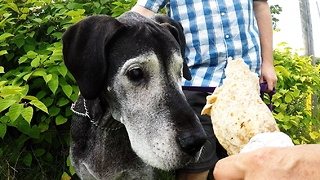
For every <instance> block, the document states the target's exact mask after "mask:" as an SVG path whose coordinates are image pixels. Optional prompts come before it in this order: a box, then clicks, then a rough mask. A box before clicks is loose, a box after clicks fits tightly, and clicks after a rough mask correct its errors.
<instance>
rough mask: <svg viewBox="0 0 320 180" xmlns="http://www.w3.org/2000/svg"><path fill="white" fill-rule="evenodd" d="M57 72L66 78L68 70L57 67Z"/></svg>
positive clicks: (64, 67) (63, 67)
mask: <svg viewBox="0 0 320 180" xmlns="http://www.w3.org/2000/svg"><path fill="white" fill-rule="evenodd" d="M58 72H59V73H60V74H61V75H62V76H63V77H66V75H67V73H68V69H67V67H66V66H59V67H58Z"/></svg>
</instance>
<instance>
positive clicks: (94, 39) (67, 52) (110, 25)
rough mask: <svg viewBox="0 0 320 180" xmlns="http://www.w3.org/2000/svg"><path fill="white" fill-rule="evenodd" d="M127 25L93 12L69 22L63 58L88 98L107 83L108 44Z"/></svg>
mask: <svg viewBox="0 0 320 180" xmlns="http://www.w3.org/2000/svg"><path fill="white" fill-rule="evenodd" d="M122 27H124V25H123V24H121V23H120V22H119V21H117V20H116V19H115V18H112V17H110V16H102V15H100V16H91V17H88V18H85V19H83V20H81V21H80V22H78V23H76V24H74V25H72V26H70V27H69V28H68V29H67V31H66V32H65V33H64V35H63V36H62V41H63V58H64V62H65V64H66V66H67V68H68V70H69V71H70V72H71V74H72V75H73V76H74V78H75V79H76V81H77V83H78V86H79V88H80V92H81V94H82V95H83V97H84V98H86V99H90V100H92V99H95V98H97V97H98V96H99V94H100V93H101V91H102V88H103V86H104V81H105V78H106V71H107V59H106V54H105V51H106V46H107V44H108V43H109V42H110V40H111V39H112V38H113V37H114V36H115V35H116V34H117V33H118V32H119V30H120V29H122Z"/></svg>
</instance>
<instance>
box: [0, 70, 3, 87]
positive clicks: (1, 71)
mask: <svg viewBox="0 0 320 180" xmlns="http://www.w3.org/2000/svg"><path fill="white" fill-rule="evenodd" d="M0 73H4V67H3V66H0ZM0 86H1V84H0Z"/></svg>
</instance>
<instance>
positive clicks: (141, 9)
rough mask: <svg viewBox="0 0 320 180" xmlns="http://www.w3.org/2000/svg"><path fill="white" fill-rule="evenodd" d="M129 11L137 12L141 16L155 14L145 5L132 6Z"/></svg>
mask: <svg viewBox="0 0 320 180" xmlns="http://www.w3.org/2000/svg"><path fill="white" fill-rule="evenodd" d="M131 11H134V12H137V13H139V14H141V15H143V16H146V17H151V16H152V15H154V14H155V12H153V11H151V10H149V9H147V8H145V7H142V6H140V5H135V6H133V7H132V9H131Z"/></svg>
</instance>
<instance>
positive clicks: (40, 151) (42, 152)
mask: <svg viewBox="0 0 320 180" xmlns="http://www.w3.org/2000/svg"><path fill="white" fill-rule="evenodd" d="M45 152H46V150H44V149H42V148H38V149H36V150H35V151H34V155H35V156H36V157H40V156H42V155H44V153H45Z"/></svg>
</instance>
